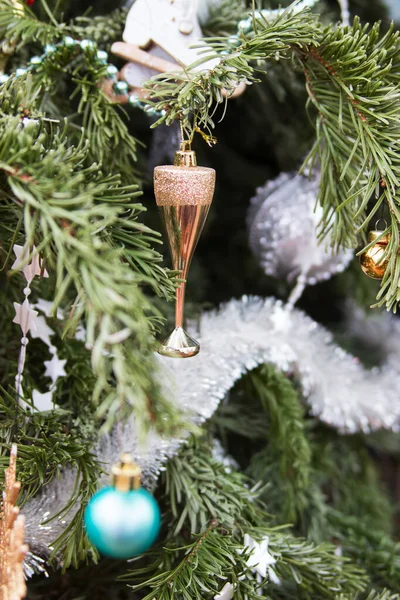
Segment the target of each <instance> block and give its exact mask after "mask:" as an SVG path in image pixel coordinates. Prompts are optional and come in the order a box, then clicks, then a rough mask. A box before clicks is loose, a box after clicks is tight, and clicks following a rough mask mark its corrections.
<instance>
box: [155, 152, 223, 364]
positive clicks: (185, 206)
mask: <svg viewBox="0 0 400 600" xmlns="http://www.w3.org/2000/svg"><path fill="white" fill-rule="evenodd" d="M214 188H215V170H214V169H210V168H207V167H198V166H197V162H196V154H195V153H194V152H193V151H192V150H191V148H190V143H189V142H187V141H184V142H182V144H181V147H180V150H179V151H178V152H176V154H175V160H174V165H163V166H160V167H156V168H155V169H154V193H155V197H156V202H157V206H158V209H159V211H160V215H161V219H162V221H163V224H164V228H165V232H166V236H167V239H168V244H169V249H170V253H171V258H172V265H173V268H174V269H175V270H177V271H180V272H181V277H182V279H183V281H182V283H181V284H180V286H179V287H178V288H177V290H176V304H175V329H174V330H173V331H172V333H171V334H170V335H169V336H168V337H167V338H166V339H164V340H163V341H162V342H161V345H160V347H159V349H158V352H159V353H160V354H163V355H164V356H170V357H173V358H187V357H189V356H195V355H196V354H198V352H199V350H200V344H199V343H198V342H197V341H196V340H194V339H193V338H191V337H190V336H189V335H188V334H187V333H186V331H185V330H184V329H183V313H184V304H185V289H186V278H187V274H188V271H189V266H190V261H191V259H192V256H193V253H194V250H195V248H196V245H197V242H198V240H199V238H200V234H201V232H202V230H203V227H204V223H205V221H206V218H207V215H208V211H209V210H210V206H211V202H212V199H213V195H214Z"/></svg>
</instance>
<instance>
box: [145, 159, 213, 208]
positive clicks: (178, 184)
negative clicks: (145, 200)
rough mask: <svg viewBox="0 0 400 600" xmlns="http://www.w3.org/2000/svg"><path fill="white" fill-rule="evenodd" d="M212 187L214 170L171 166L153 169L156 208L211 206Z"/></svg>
mask: <svg viewBox="0 0 400 600" xmlns="http://www.w3.org/2000/svg"><path fill="white" fill-rule="evenodd" d="M214 187H215V171H214V169H209V168H207V167H175V166H173V165H164V166H161V167H156V168H155V169H154V193H155V196H156V202H157V204H158V206H176V205H183V204H192V205H199V204H211V202H212V199H213V194H214Z"/></svg>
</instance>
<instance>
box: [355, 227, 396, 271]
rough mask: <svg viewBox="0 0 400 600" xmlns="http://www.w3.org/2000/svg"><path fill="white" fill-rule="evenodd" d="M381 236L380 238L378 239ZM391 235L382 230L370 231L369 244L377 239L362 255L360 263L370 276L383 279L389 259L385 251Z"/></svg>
mask: <svg viewBox="0 0 400 600" xmlns="http://www.w3.org/2000/svg"><path fill="white" fill-rule="evenodd" d="M378 238H380V239H378ZM390 238H391V235H390V233H389V234H387V235H382V231H379V230H377V229H374V230H372V231H370V232H369V233H368V244H370V243H371V242H373V241H375V240H377V241H376V242H375V244H373V245H372V246H371V247H370V248H368V250H366V251H365V252H363V253H362V254H361V255H360V265H361V268H362V270H363V271H364V273H365V274H366V275H368V277H371V278H372V279H382V277H383V276H384V274H385V271H386V267H387V265H388V262H389V259H388V258H387V257H386V258H385V252H386V248H387V245H388V243H389V242H390Z"/></svg>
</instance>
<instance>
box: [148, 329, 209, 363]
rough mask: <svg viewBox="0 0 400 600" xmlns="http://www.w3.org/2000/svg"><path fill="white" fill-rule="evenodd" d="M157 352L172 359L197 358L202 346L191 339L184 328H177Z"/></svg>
mask: <svg viewBox="0 0 400 600" xmlns="http://www.w3.org/2000/svg"><path fill="white" fill-rule="evenodd" d="M157 352H158V353H159V354H162V355H163V356H169V357H170V358H189V357H190V356H196V354H198V353H199V352H200V344H199V342H196V340H194V339H193V338H191V337H190V335H188V334H187V333H186V331H185V330H184V329H183V327H176V328H175V329H174V330H173V332H172V333H171V334H170V335H169V336H168V337H167V338H165V340H163V341H162V342H161V344H160V347H159V348H158V349H157Z"/></svg>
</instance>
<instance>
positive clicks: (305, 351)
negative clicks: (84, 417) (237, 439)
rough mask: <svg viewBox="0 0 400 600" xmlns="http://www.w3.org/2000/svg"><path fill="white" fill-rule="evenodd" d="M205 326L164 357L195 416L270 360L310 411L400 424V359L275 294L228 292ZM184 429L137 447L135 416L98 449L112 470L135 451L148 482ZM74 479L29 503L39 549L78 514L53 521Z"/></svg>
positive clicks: (332, 421) (360, 423)
mask: <svg viewBox="0 0 400 600" xmlns="http://www.w3.org/2000/svg"><path fill="white" fill-rule="evenodd" d="M200 334H201V335H200V339H201V352H200V354H199V355H198V356H196V357H194V358H191V359H189V360H177V359H168V358H165V357H160V358H159V360H160V372H159V376H160V377H161V379H162V381H163V384H164V386H165V393H166V395H167V396H168V397H169V398H170V399H171V401H173V402H174V403H175V404H176V405H178V406H181V407H182V408H184V409H188V410H190V411H191V419H192V421H193V422H194V423H196V424H199V425H200V424H201V423H203V422H204V421H205V420H206V419H208V418H209V417H211V416H212V414H213V413H214V411H215V410H216V408H217V406H218V404H219V402H220V400H221V399H222V398H224V396H225V394H226V393H227V392H228V391H229V390H230V389H231V388H232V387H233V385H234V384H235V382H236V381H237V380H239V379H240V378H241V377H242V376H243V375H244V374H245V373H246V372H247V371H250V370H252V369H254V368H255V367H257V366H258V365H260V364H264V363H270V364H273V365H275V366H276V367H277V368H278V369H279V370H281V371H284V372H285V373H288V374H290V375H292V376H294V377H295V378H296V380H297V381H298V383H299V385H300V387H301V390H302V393H303V396H304V398H305V400H306V402H307V403H308V404H309V406H310V410H311V412H312V414H313V415H315V416H316V417H319V418H320V419H321V420H322V421H324V422H325V423H327V424H329V425H330V426H332V427H335V428H336V429H338V430H339V431H341V432H343V433H346V432H348V433H352V432H356V431H366V432H368V431H372V430H375V429H378V428H386V429H390V430H398V428H399V423H400V404H399V402H398V398H399V397H400V377H399V369H400V368H399V367H398V366H397V364H386V365H383V366H382V367H381V368H380V369H373V370H371V371H369V370H366V369H365V368H364V367H363V366H362V365H361V364H360V362H359V361H358V360H357V359H356V358H354V357H353V356H351V355H350V354H348V353H347V352H345V351H344V350H342V349H341V348H340V347H338V346H337V345H336V344H335V343H334V342H333V338H332V334H331V333H329V332H328V331H327V330H326V329H324V328H323V327H322V326H321V325H319V324H318V323H316V322H315V321H313V320H312V319H311V318H309V317H307V316H306V315H305V314H304V313H303V312H301V311H299V310H297V309H291V310H289V309H288V308H287V307H285V305H284V304H283V303H282V302H280V301H278V300H275V299H273V298H269V299H266V300H263V299H260V298H248V297H244V298H242V299H241V300H231V301H230V302H229V303H228V304H226V305H225V306H223V307H222V308H221V309H220V310H219V311H218V312H210V313H205V314H204V315H203V316H202V319H201V327H200ZM196 337H197V335H196ZM185 437H186V436H185V434H183V435H182V437H180V438H170V439H165V438H161V437H160V436H158V435H157V434H156V433H154V432H153V433H152V434H150V436H149V438H148V442H147V445H146V447H140V446H139V445H138V442H137V439H138V436H137V435H136V431H135V425H134V421H133V419H132V420H131V421H130V422H129V423H128V424H127V425H125V426H124V427H119V428H118V431H117V430H116V431H114V432H113V433H112V434H110V435H108V436H105V437H104V438H103V439H102V440H101V441H100V443H99V445H98V448H97V449H96V454H97V456H98V458H99V460H101V461H102V463H103V464H104V468H105V469H106V470H107V466H111V465H112V464H113V463H114V462H116V461H117V459H118V456H119V454H120V452H121V451H122V450H124V451H128V452H130V453H131V454H132V455H133V456H134V458H135V460H137V462H138V463H139V464H140V465H141V467H142V469H143V474H144V483H145V485H147V486H149V485H150V486H151V485H153V484H154V483H155V481H156V479H157V477H158V475H159V473H160V471H161V470H162V469H163V467H164V464H165V463H166V461H167V460H168V459H169V458H171V457H173V456H174V455H175V454H176V453H177V451H178V449H179V447H180V446H181V444H182V442H183V441H184V439H185ZM74 481H75V473H74V471H73V470H72V469H70V470H68V469H66V470H65V471H64V472H63V474H62V475H61V477H60V479H57V480H54V481H53V482H52V483H50V484H49V485H48V486H46V487H45V488H44V489H43V490H42V491H41V492H40V493H39V494H38V495H37V496H36V497H35V498H33V499H32V500H30V501H29V502H28V503H27V504H26V506H25V507H24V510H23V514H24V515H25V517H26V532H27V542H28V543H29V545H30V547H31V549H32V551H33V552H34V553H36V554H38V555H39V556H44V557H46V556H48V554H49V548H50V546H51V542H52V541H53V540H54V539H55V538H56V537H58V535H60V533H61V532H62V531H63V530H64V529H65V527H66V526H67V525H68V523H69V522H70V520H71V518H72V516H73V513H74V511H71V513H70V514H68V515H67V516H64V517H63V519H62V520H58V519H55V520H52V521H50V522H48V518H49V517H50V516H51V515H53V514H56V513H57V512H58V511H59V509H60V508H61V507H62V506H63V505H65V504H66V502H67V500H68V499H69V497H70V495H71V492H72V488H73V485H74ZM104 483H106V479H105V481H104ZM44 521H47V523H46V524H45V525H43V524H42V523H43V522H44Z"/></svg>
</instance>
